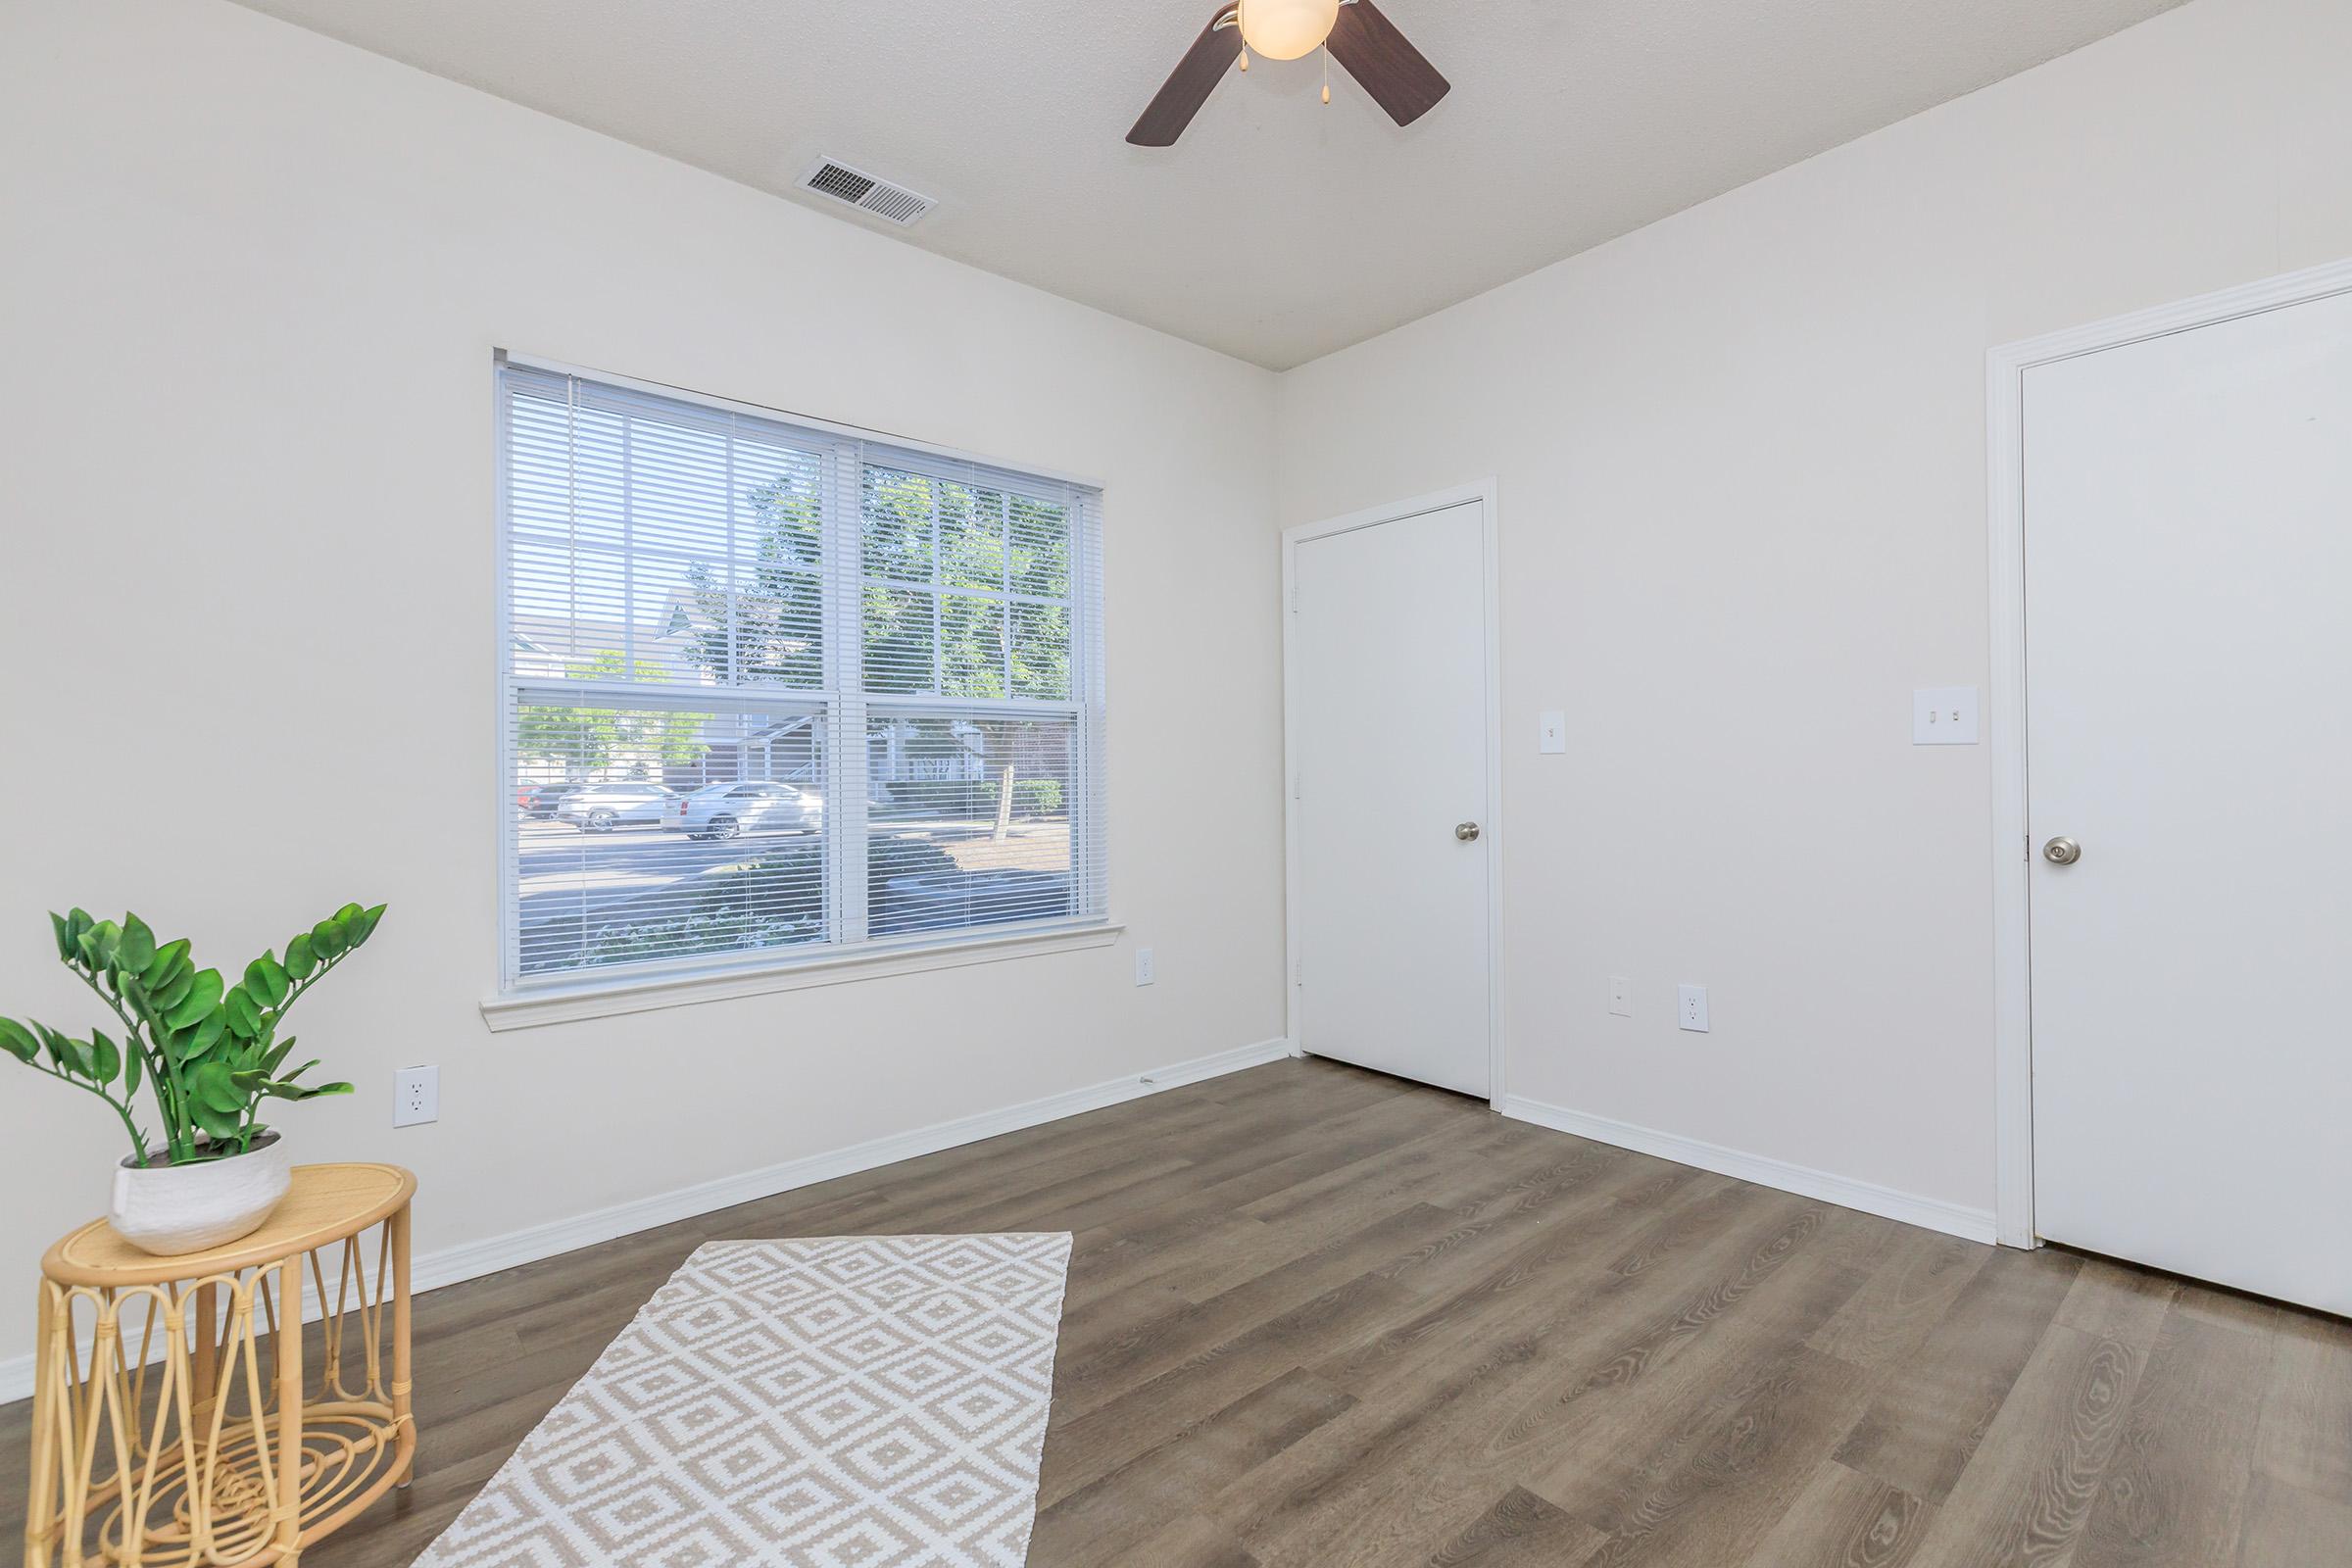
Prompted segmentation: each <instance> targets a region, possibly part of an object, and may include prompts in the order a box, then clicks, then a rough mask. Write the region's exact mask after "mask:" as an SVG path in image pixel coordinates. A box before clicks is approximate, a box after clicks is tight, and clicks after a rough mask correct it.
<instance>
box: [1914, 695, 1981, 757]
mask: <svg viewBox="0 0 2352 1568" xmlns="http://www.w3.org/2000/svg"><path fill="white" fill-rule="evenodd" d="M1911 744H1912V745H1914V746H1974V745H1976V744H1977V689H1976V688H1975V687H1974V686H1922V687H1921V688H1920V689H1919V690H1917V691H1915V692H1913V693H1912V694H1911Z"/></svg>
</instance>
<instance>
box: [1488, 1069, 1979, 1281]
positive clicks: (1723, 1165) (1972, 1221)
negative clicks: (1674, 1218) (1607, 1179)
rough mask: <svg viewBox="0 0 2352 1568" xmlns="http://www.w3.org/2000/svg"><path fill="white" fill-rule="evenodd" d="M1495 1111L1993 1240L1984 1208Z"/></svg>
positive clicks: (1578, 1116) (1671, 1138)
mask: <svg viewBox="0 0 2352 1568" xmlns="http://www.w3.org/2000/svg"><path fill="white" fill-rule="evenodd" d="M1495 1108H1496V1109H1498V1110H1500V1111H1501V1112H1502V1113H1503V1114H1504V1115H1505V1116H1510V1117H1514V1118H1516V1119H1517V1120H1520V1121H1531V1122H1534V1123H1535V1124H1536V1125H1537V1126H1539V1127H1549V1128H1551V1129H1552V1130H1553V1131H1555V1132H1563V1133H1574V1134H1576V1135H1577V1136H1578V1137H1579V1138H1590V1139H1592V1140H1593V1142H1594V1143H1599V1144H1613V1145H1615V1146H1616V1147H1617V1148H1619V1149H1631V1150H1634V1151H1636V1152H1639V1153H1643V1154H1655V1155H1657V1156H1658V1157H1659V1158H1660V1159H1671V1160H1673V1161H1675V1162H1676V1163H1677V1164H1680V1165H1695V1166H1697V1167H1698V1168H1699V1169H1700V1170H1711V1171H1714V1172H1715V1173H1716V1174H1717V1175H1719V1176H1736V1177H1738V1178H1739V1179H1740V1180H1741V1181H1743V1182H1754V1183H1755V1184H1756V1185H1757V1186H1759V1187H1777V1188H1779V1189H1780V1190H1781V1191H1783V1192H1788V1193H1795V1194H1797V1195H1799V1196H1800V1197H1804V1198H1818V1199H1820V1200H1821V1201H1824V1202H1828V1203H1836V1204H1838V1205H1839V1206H1841V1207H1844V1208H1858V1209H1860V1210H1861V1211H1862V1212H1863V1213H1865V1214H1877V1215H1879V1216H1880V1217H1881V1218H1883V1219H1893V1220H1900V1221H1902V1222H1903V1223H1904V1224H1906V1225H1919V1226H1923V1227H1925V1228H1926V1229H1928V1230H1932V1231H1942V1232H1944V1233H1946V1234H1947V1235H1952V1236H1961V1237H1965V1238H1967V1239H1968V1240H1969V1241H1972V1242H1985V1243H1987V1244H1990V1243H1991V1242H1993V1241H1994V1240H1995V1239H1996V1238H1995V1231H1994V1225H1993V1216H1992V1210H1991V1209H1989V1208H1969V1207H1966V1206H1965V1205H1963V1204H1959V1203H1947V1202H1945V1201H1943V1200H1941V1199H1939V1198H1922V1197H1920V1196H1919V1195H1918V1194H1916V1193H1906V1192H1900V1191H1898V1190H1896V1189H1895V1188H1892V1187H1881V1186H1879V1185H1877V1184H1876V1183H1874V1182H1862V1181H1856V1180H1854V1179H1853V1178H1852V1177H1850V1176H1837V1175H1833V1174H1831V1173H1830V1172H1828V1171H1826V1170H1814V1169H1812V1168H1811V1167H1809V1166H1805V1165H1792V1164H1790V1163H1789V1162H1788V1161H1787V1160H1784V1159H1773V1158H1770V1157H1768V1156H1766V1155H1763V1154H1751V1153H1748V1152H1745V1151H1743V1150H1738V1149H1726V1148H1724V1147H1723V1146H1722V1145H1720V1144H1707V1143H1701V1142H1700V1141H1699V1140H1697V1139H1695V1138H1684V1137H1681V1136H1680V1135H1678V1134H1675V1133H1662V1132H1658V1131H1657V1130H1655V1129H1654V1128H1649V1127H1637V1126H1635V1125H1634V1124H1633V1123H1632V1122H1624V1121H1612V1120H1611V1119H1609V1118H1608V1117H1606V1116H1594V1115H1592V1114H1590V1113H1588V1112H1585V1111H1581V1110H1569V1109H1566V1108H1565V1107H1563V1106H1559V1105H1547V1104H1545V1103H1544V1102H1542V1101H1540V1100H1528V1099H1525V1098H1524V1097H1522V1096H1518V1095H1510V1096H1507V1097H1505V1098H1504V1100H1503V1102H1502V1103H1501V1104H1500V1105H1498V1106H1496V1107H1495Z"/></svg>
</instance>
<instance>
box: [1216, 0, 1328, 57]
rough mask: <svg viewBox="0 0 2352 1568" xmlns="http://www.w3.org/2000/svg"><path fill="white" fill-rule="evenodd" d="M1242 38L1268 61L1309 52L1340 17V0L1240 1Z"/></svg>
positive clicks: (1325, 36)
mask: <svg viewBox="0 0 2352 1568" xmlns="http://www.w3.org/2000/svg"><path fill="white" fill-rule="evenodd" d="M1239 11H1240V18H1239V20H1240V23H1241V27H1242V41H1243V42H1244V43H1246V44H1248V45H1249V46H1250V48H1252V49H1254V50H1256V51H1257V52H1258V53H1259V54H1261V55H1264V56H1265V57H1266V58H1267V59H1268V60H1296V59H1298V58H1299V56H1300V55H1303V54H1311V53H1312V52H1313V51H1314V50H1315V49H1317V48H1318V47H1320V46H1321V45H1322V42H1323V40H1324V39H1326V38H1328V37H1330V36H1331V29H1332V25H1334V24H1335V23H1337V22H1338V21H1339V20H1340V0H1240V5H1239Z"/></svg>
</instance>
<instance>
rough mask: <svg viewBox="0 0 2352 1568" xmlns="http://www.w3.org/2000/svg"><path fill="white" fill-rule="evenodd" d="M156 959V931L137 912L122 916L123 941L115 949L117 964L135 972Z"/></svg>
mask: <svg viewBox="0 0 2352 1568" xmlns="http://www.w3.org/2000/svg"><path fill="white" fill-rule="evenodd" d="M154 961H155V933H154V932H153V931H150V930H149V929H147V922H146V921H144V920H142V919H140V918H139V917H138V916H137V915H135V914H126V915H124V916H123V941H122V943H121V944H120V945H119V946H118V947H117V948H116V950H115V965H116V967H118V968H122V969H127V970H129V971H130V972H131V973H133V974H137V973H139V972H141V971H142V970H144V969H145V968H146V967H147V965H148V964H150V963H152V962H154Z"/></svg>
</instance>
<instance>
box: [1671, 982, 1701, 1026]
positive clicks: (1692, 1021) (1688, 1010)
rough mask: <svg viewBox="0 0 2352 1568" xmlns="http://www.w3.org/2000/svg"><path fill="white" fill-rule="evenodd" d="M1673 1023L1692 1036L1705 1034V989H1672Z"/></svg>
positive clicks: (1679, 987)
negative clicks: (1686, 1030) (1688, 1031)
mask: <svg viewBox="0 0 2352 1568" xmlns="http://www.w3.org/2000/svg"><path fill="white" fill-rule="evenodd" d="M1674 1010H1675V1019H1674V1021H1675V1022H1676V1023H1677V1024H1678V1025H1680V1026H1681V1027H1683V1028H1685V1029H1688V1030H1690V1031H1691V1033H1692V1034H1700V1035H1703V1034H1705V1033H1706V1032H1707V988H1706V987H1705V986H1676V987H1675V988H1674Z"/></svg>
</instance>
